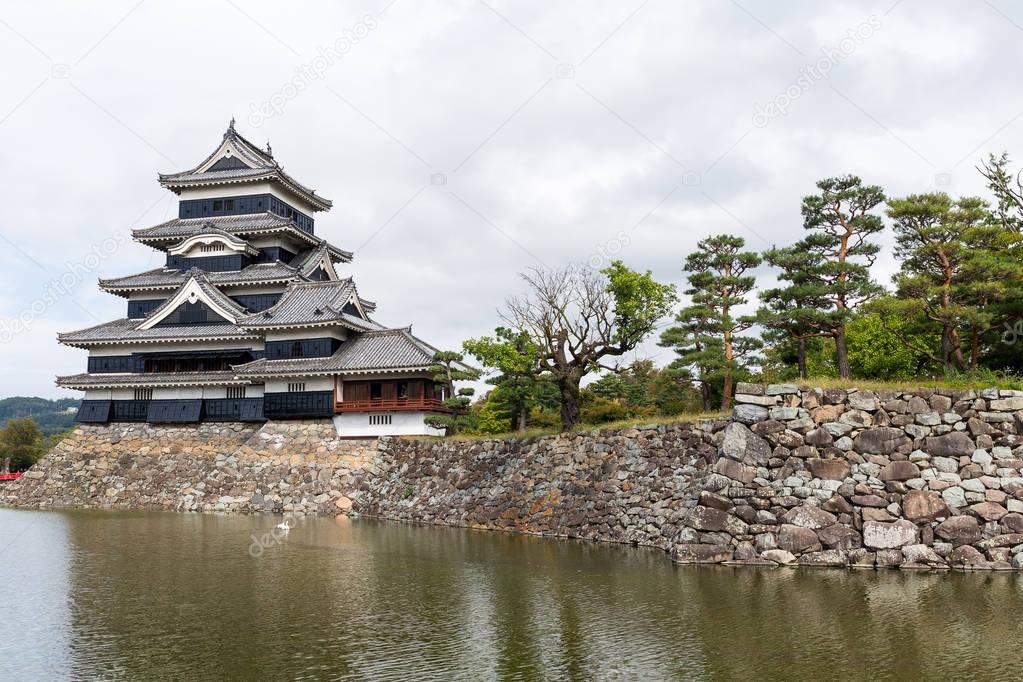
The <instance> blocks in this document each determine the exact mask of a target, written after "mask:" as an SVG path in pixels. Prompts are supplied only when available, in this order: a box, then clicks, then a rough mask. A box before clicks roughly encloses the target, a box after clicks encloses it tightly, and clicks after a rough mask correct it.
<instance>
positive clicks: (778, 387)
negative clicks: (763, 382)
mask: <svg viewBox="0 0 1023 682" xmlns="http://www.w3.org/2000/svg"><path fill="white" fill-rule="evenodd" d="M766 392H767V395H794V394H798V393H799V386H796V385H795V384H768V385H767V391H766Z"/></svg>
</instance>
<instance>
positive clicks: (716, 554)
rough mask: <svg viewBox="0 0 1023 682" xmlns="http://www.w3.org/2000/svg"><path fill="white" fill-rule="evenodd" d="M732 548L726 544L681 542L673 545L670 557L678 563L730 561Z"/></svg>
mask: <svg viewBox="0 0 1023 682" xmlns="http://www.w3.org/2000/svg"><path fill="white" fill-rule="evenodd" d="M732 556H733V552H732V548H731V547H728V546H727V545H701V544H682V545H675V549H674V550H672V553H671V559H672V561H675V562H677V563H680V564H719V563H721V562H723V561H731V560H732Z"/></svg>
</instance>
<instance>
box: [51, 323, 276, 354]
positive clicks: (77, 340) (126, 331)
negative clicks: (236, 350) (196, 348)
mask: <svg viewBox="0 0 1023 682" xmlns="http://www.w3.org/2000/svg"><path fill="white" fill-rule="evenodd" d="M144 321H145V320H134V319H119V320H112V321H111V322H104V323H103V324H98V325H96V326H94V327H88V328H86V329H79V330H78V331H73V332H66V333H64V334H57V340H58V341H60V342H61V343H63V344H64V345H65V346H77V347H79V348H87V347H89V346H101V345H110V344H135V343H153V342H156V341H179V342H180V341H234V340H242V341H258V340H259V339H260V337H259V336H257V335H255V334H250V333H249V332H247V331H246V330H244V329H241V328H239V327H238V326H236V325H233V324H230V323H225V324H184V325H174V326H165V327H151V328H149V329H139V325H140V323H141V322H144Z"/></svg>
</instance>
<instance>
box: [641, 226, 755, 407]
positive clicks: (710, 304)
mask: <svg viewBox="0 0 1023 682" xmlns="http://www.w3.org/2000/svg"><path fill="white" fill-rule="evenodd" d="M745 245H746V241H745V240H744V239H743V238H742V237H735V236H733V235H716V236H712V237H708V238H706V239H703V240H701V241H700V242H698V243H697V245H696V247H697V249H698V250H697V251H695V252H694V253H691V254H689V256H688V257H687V258H686V263H685V270H686V271H687V272H688V273H689V275H688V279H689V289H687V290H686V292H685V293H686V294H687V295H689V297H690V299H691V301H692V303H691V305H690V306H688V307H686V308H683V309H682V310H681V311H680V312H679V314H678V316H677V317H676V318H675V320H676V322H677V323H678V324H677V325H676V326H674V327H672V328H669V329H667V330H665V331H664V333H663V334H662V335H661V345H665V346H670V347H672V348H674V349H675V351H676V352H677V353H678V354H679V360H678V363H679V365H681V366H683V367H689V368H691V369H692V370H695V372H696V374H697V375H698V376H699V380H700V382H701V384H702V385H703V389H704V397H705V398H704V404H705V407H706V406H707V402H708V401H707V397H708V396H709V387H708V382H710V381H712V380H713V379H718V378H719V379H720V383H721V409H723V410H727V409H729V408H731V406H732V393H733V389H734V385H735V381H736V376H737V375H739V374H740V373H741V372H742V371H743V370H744V369H745V366H746V363H747V361H748V358H749V356H750V355H751V354H752V353H753V352H754V351H756V350H757V349H759V348H760V346H761V343H760V340H759V339H756V338H752V337H747V336H742V333H743V332H745V331H746V330H748V329H749V328H750V327H752V326H753V325H754V324H755V322H756V320H755V318H754V317H752V316H739V315H737V314H736V308H738V307H740V306H742V305H745V304H746V303H747V302H748V301H747V298H746V297H747V296H748V295H749V293H750V292H751V291H753V288H754V286H755V285H756V280H755V279H754V278H753V277H752V276H750V275H748V274H747V272H748V271H749V270H752V269H753V268H755V267H757V266H758V265H760V262H761V258H760V256H759V255H758V254H756V253H754V252H752V251H743V250H742V249H743V247H744V246H745Z"/></svg>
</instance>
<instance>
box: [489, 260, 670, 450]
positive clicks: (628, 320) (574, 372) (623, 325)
mask: <svg viewBox="0 0 1023 682" xmlns="http://www.w3.org/2000/svg"><path fill="white" fill-rule="evenodd" d="M522 277H523V279H524V280H525V282H526V285H527V288H528V293H527V294H526V295H525V296H523V297H518V298H512V299H510V300H509V301H508V303H507V304H506V306H505V310H504V311H503V312H502V317H503V318H504V320H505V321H506V322H507V323H508V324H509V325H510V326H511V328H513V329H514V330H516V331H521V332H525V333H526V334H528V335H529V338H530V340H531V341H532V342H533V344H535V345H536V347H537V348H538V349H539V367H540V369H541V370H542V371H543V372H545V373H549V376H550V377H551V380H552V381H553V382H554V384H555V386H556V387H557V389H558V393H559V397H560V402H561V425H562V428H563V429H565V430H566V431H567V430H570V429H571V428H572V427H573V426H575V425H576V424H577V423H578V422H579V401H580V385H581V382H582V379H583V377H585V376H586V375H588V374H589V373H591V372H593V371H596V370H597V369H599V368H601V367H605V366H604V365H603V364H602V362H603V361H604V360H606V359H607V358H613V357H620V356H622V355H625V354H626V353H628V352H629V351H631V350H633V349H634V348H635V347H636V346H637V345H639V343H640V342H642V341H643V339H644V338H646V337H647V336H649V334H650V333H651V332H652V331H653V330H654V327H655V326H656V324H657V321H658V320H660V319H661V318H662V317H664V316H665V315H666V314H668V312H669V311H670V310H671V307H672V305H673V304H674V303H675V301H676V296H675V287H673V286H672V285H670V284H661V283H659V282H656V281H655V280H654V279H653V276H652V275H651V273H650V272H649V271H647V272H646V273H639V272H635V271H633V270H630V269H629V268H627V267H625V265H624V264H623V263H622V262H621V261H613V262H612V263H611V265H609V266H608V267H606V268H604V269H603V270H601V271H600V272H599V273H597V272H594V271H592V270H589V269H585V268H583V269H578V268H564V269H557V270H549V269H544V268H535V269H533V270H530V271H529V272H527V273H525V274H524V275H523V276H522ZM605 368H607V367H605Z"/></svg>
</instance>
